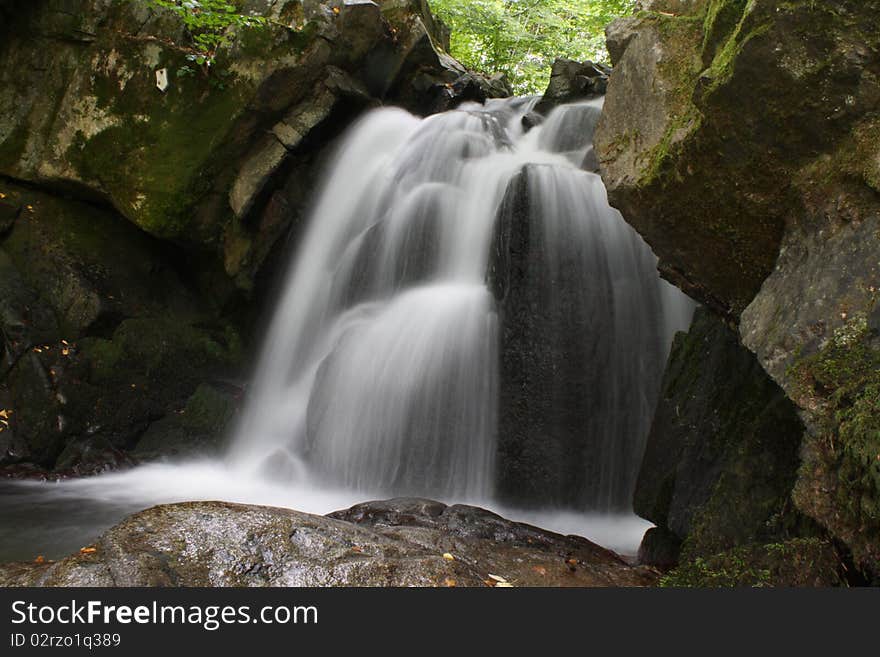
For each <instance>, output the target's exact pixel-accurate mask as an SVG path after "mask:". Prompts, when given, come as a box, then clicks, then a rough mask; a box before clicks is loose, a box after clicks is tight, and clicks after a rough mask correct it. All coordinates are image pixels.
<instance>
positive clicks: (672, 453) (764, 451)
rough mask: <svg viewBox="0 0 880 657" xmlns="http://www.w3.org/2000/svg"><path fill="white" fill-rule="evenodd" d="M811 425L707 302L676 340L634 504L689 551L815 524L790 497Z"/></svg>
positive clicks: (706, 551)
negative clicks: (804, 422)
mask: <svg viewBox="0 0 880 657" xmlns="http://www.w3.org/2000/svg"><path fill="white" fill-rule="evenodd" d="M803 434H804V427H803V425H802V423H801V422H800V420H799V418H798V416H797V413H796V409H795V406H794V404H793V403H792V402H791V401H790V400H788V399H787V398H786V397H785V395H784V393H783V392H782V390H781V389H780V388H779V387H778V386H777V385H776V384H775V383H774V382H773V381H772V380H771V379H770V378H769V377H768V376H767V374H766V373H765V372H764V371H763V369H762V368H761V366H760V364H759V363H758V361H757V359H756V358H755V357H754V355H753V354H751V353H750V352H749V351H748V350H746V349H745V348H744V347H743V346H742V345H741V344H740V343H739V340H738V338H737V336H736V333H735V332H734V331H733V330H732V329H731V328H730V327H729V326H727V325H726V324H725V323H724V322H723V321H722V320H721V319H720V318H718V317H717V316H715V315H713V314H712V313H711V312H709V311H708V310H706V309H704V308H702V309H698V310H697V312H696V314H695V316H694V320H693V323H692V325H691V329H690V331H689V332H688V333H687V334H683V333H680V334H679V335H678V336H676V339H675V342H674V344H673V347H672V352H671V354H670V358H669V364H668V366H667V370H666V374H665V376H664V381H663V388H662V392H661V396H660V402H659V403H658V407H657V411H656V413H655V417H654V423H653V425H652V427H651V433H650V435H649V437H648V443H647V448H646V451H645V457H644V460H643V462H642V467H641V470H640V473H639V479H638V483H637V486H636V492H635V500H634V508H635V511H636V512H637V513H638V514H640V515H641V516H643V517H645V518H647V519H649V520H651V521H652V522H654V523H656V524H657V525H658V526H660V527H661V528H663V529H664V530H667V531H670V532H671V533H672V534H673V535H675V536H676V537H677V539H678V541H680V542H683V544H682V556H683V558H694V557H697V556H706V555H711V554H715V553H717V552H721V551H724V550H726V549H729V548H733V547H735V546H738V545H744V544H749V543H754V542H767V541H770V540H775V539H785V538H789V537H792V536H799V535H801V533H802V532H811V531H812V528H811V526H810V523H809V522H807V521H806V520H805V519H804V518H803V516H802V515H801V514H800V513H798V512H797V511H795V510H794V509H793V505H792V503H791V491H792V488H793V486H794V483H795V480H796V477H797V471H798V467H799V458H798V449H799V447H800V444H801V439H802V436H803Z"/></svg>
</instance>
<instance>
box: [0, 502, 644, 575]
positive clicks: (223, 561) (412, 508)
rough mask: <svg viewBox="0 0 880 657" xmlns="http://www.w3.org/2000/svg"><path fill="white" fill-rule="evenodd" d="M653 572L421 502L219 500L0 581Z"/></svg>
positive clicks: (135, 521) (17, 569)
mask: <svg viewBox="0 0 880 657" xmlns="http://www.w3.org/2000/svg"><path fill="white" fill-rule="evenodd" d="M656 579H657V574H656V572H655V571H653V570H652V569H650V568H646V567H633V566H630V565H628V564H626V563H625V562H624V561H623V560H622V559H620V557H618V556H617V555H616V554H614V553H613V552H610V551H608V550H605V549H604V548H601V547H599V546H598V545H595V544H594V543H591V542H590V541H588V540H586V539H583V538H580V537H576V536H562V535H560V534H554V533H552V532H548V531H545V530H542V529H538V528H537V527H531V526H529V525H523V524H520V523H515V522H511V521H509V520H505V519H504V518H502V517H500V516H497V515H495V514H494V513H491V512H489V511H486V510H484V509H480V508H477V507H471V506H464V505H455V506H447V505H445V504H442V503H440V502H434V501H432V500H424V499H395V500H387V501H383V502H367V503H364V504H359V505H357V506H355V507H352V508H351V509H348V510H345V511H338V512H336V513H332V514H330V515H329V516H315V515H310V514H306V513H300V512H298V511H293V510H290V509H279V508H270V507H256V506H244V505H239V504H228V503H222V502H198V503H197V502H191V503H183V504H173V505H166V506H158V507H153V508H152V509H148V510H146V511H142V512H141V513H138V514H135V515H133V516H130V517H129V518H127V519H126V520H124V521H122V522H121V523H120V524H118V525H116V526H115V527H113V528H112V529H110V530H108V531H107V532H106V533H105V534H104V535H103V536H102V537H101V538H99V539H98V540H97V541H96V542H95V543H94V545H92V546H87V547H85V548H83V549H82V550H81V551H80V552H79V554H75V555H72V556H70V557H67V558H66V559H62V560H60V561H58V562H55V563H48V562H46V563H31V564H22V563H14V564H4V565H0V584H2V585H4V586H419V587H430V586H441V587H455V586H484V587H485V586H490V587H494V586H648V585H651V584H653V583H654V582H656Z"/></svg>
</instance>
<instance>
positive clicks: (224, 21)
mask: <svg viewBox="0 0 880 657" xmlns="http://www.w3.org/2000/svg"><path fill="white" fill-rule="evenodd" d="M147 3H148V4H151V5H153V6H154V7H158V8H161V9H167V10H169V11H172V12H174V13H175V14H177V15H178V16H179V17H180V19H181V20H182V21H183V24H184V25H185V26H186V31H187V33H188V35H189V38H190V39H191V41H192V50H193V52H192V53H191V54H190V55H189V56H188V57H189V59H190V60H191V61H193V62H195V63H196V64H198V65H199V66H204V67H206V68H207V67H210V66H211V64H213V62H214V58H215V57H216V55H217V50H218V49H219V48H220V47H221V46H225V45H226V44H227V43H229V38H230V36H229V35H230V28H232V27H236V26H243V27H254V26H258V25H264V24H265V23H266V22H267V21H266V19H265V18H264V17H262V16H257V15H253V14H242V13H241V12H240V10H239V8H238V7H237V6H236V5H235V4H234V3H233V2H230V1H229V0H147Z"/></svg>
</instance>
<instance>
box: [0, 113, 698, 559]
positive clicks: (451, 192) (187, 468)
mask: <svg viewBox="0 0 880 657" xmlns="http://www.w3.org/2000/svg"><path fill="white" fill-rule="evenodd" d="M535 101H536V99H530V98H520V99H510V100H493V101H489V102H488V103H487V104H486V105H485V106H479V105H468V106H463V107H461V108H460V109H459V110H457V111H452V112H447V113H444V114H440V115H436V116H432V117H429V118H426V119H420V118H417V117H414V116H412V115H410V114H408V113H406V112H404V111H402V110H399V109H390V108H386V109H379V110H374V111H373V112H371V113H369V114H368V115H366V117H365V118H363V119H362V120H361V121H360V122H359V123H358V124H357V125H356V126H354V127H353V128H352V129H351V130H350V132H349V134H348V136H347V137H346V138H345V140H344V143H343V144H342V145H341V146H340V147H339V149H338V153H337V154H336V157H335V159H334V160H333V162H332V164H331V165H330V167H329V169H328V174H327V175H326V177H325V180H324V183H323V186H322V188H321V189H320V190H319V191H318V193H317V194H316V199H315V202H314V206H313V210H312V214H311V219H310V222H309V228H308V230H307V233H306V235H305V237H304V239H303V240H302V242H301V244H300V245H299V247H298V251H297V253H296V254H294V255H293V257H292V262H291V266H290V268H289V271H288V272H287V274H286V281H285V282H284V285H283V286H282V289H283V292H282V294H281V297H280V298H279V299H278V301H277V306H276V309H275V312H274V317H273V319H272V321H271V324H270V326H269V328H268V332H267V334H266V337H265V341H264V345H263V349H262V354H261V356H260V360H259V363H258V364H257V367H256V370H255V371H256V374H255V377H254V380H253V382H252V384H251V388H250V391H249V393H248V399H249V401H248V404H247V406H246V408H245V410H244V413H243V416H242V418H241V419H240V422H239V424H238V426H237V427H236V430H235V434H234V436H233V439H232V441H231V445H230V448H229V451H228V453H227V454H226V456H225V458H224V459H222V460H212V461H197V462H190V463H184V464H153V465H147V466H142V467H139V468H136V469H134V470H132V471H128V472H120V473H113V474H108V475H103V476H100V477H95V478H91V479H84V480H78V481H68V482H62V483H58V484H35V483H27V484H12V483H7V484H3V486H2V487H0V499H2V504H0V509H2V510H0V521H2V522H0V527H2V528H3V529H2V531H3V532H4V534H7V533H8V532H10V531H11V530H10V528H11V527H17V526H23V524H24V526H26V525H27V523H23V516H22V514H26V513H27V511H26V509H28V508H30V509H31V510H32V511H31V518H33V519H34V522H33V523H32V526H31V527H29V528H26V529H25V530H23V531H22V532H19V536H17V537H12V536H4V537H3V538H2V539H0V546H3V547H2V549H0V557H2V558H32V555H33V553H34V552H35V551H39V550H40V548H39V547H38V546H39V545H45V546H46V547H45V549H43V552H46V553H49V554H48V555H47V556H59V555H60V554H62V553H63V552H64V551H69V550H71V549H75V548H76V547H78V545H77V543H81V544H85V543H86V542H87V540H88V539H89V538H91V537H92V535H94V534H96V533H98V532H99V531H100V530H101V529H103V528H105V527H106V526H108V525H109V524H112V523H113V522H115V521H116V520H118V519H119V518H120V517H121V516H122V515H124V514H125V513H127V512H130V511H133V510H137V509H140V508H144V507H146V506H149V505H151V504H154V503H159V502H170V501H179V500H189V499H226V500H229V501H240V502H249V503H264V504H274V505H279V506H289V507H293V508H297V509H300V510H304V511H312V512H318V513H326V512H329V511H332V510H335V509H337V508H342V507H345V506H348V505H351V504H354V503H356V502H360V501H363V500H365V499H370V498H376V497H389V496H395V495H417V496H424V497H434V498H437V499H441V500H449V501H456V502H472V503H476V504H480V505H482V506H487V507H489V508H493V509H495V510H499V511H502V512H505V513H506V514H507V515H508V516H509V517H513V518H517V517H522V518H523V519H525V520H528V521H531V522H533V523H536V524H543V525H544V526H547V527H549V528H556V529H559V530H562V531H565V532H567V533H579V534H582V535H585V536H587V537H591V538H593V539H594V540H597V541H598V542H604V544H606V545H608V546H609V547H612V548H616V549H620V550H623V551H625V552H633V551H634V548H635V545H637V543H638V539H639V538H641V534H642V533H643V531H644V528H645V526H646V523H643V522H642V521H639V520H637V519H634V517H633V516H632V515H631V514H630V513H628V512H627V509H628V503H629V499H630V497H631V494H632V488H633V486H634V481H635V475H636V473H637V468H638V463H639V460H640V458H641V452H642V450H643V449H644V441H645V438H646V435H647V431H648V428H649V425H650V416H651V413H652V411H653V405H654V402H655V400H656V395H657V391H658V386H659V380H660V376H661V373H662V364H663V363H664V362H665V358H666V354H667V352H668V349H669V345H670V343H671V340H672V336H673V335H674V333H675V331H677V330H684V329H686V328H687V326H688V324H689V320H690V315H691V313H692V310H693V304H692V303H691V302H690V300H689V299H687V297H685V296H684V295H683V294H681V293H680V292H678V291H677V290H676V289H675V288H673V287H672V286H670V285H668V284H667V283H665V282H664V281H662V280H661V279H660V278H659V276H658V275H657V273H656V258H655V257H654V255H653V254H652V253H651V251H650V249H649V248H648V246H647V245H646V244H645V243H644V242H643V241H642V240H641V238H639V236H638V235H637V234H636V233H635V232H634V231H633V230H632V229H631V228H630V227H629V226H628V225H627V224H626V223H625V222H624V221H623V219H622V218H621V217H620V215H619V214H618V213H617V212H616V211H615V210H613V209H612V208H611V207H609V205H608V202H607V198H606V194H605V189H604V187H603V185H602V183H601V179H600V178H599V177H598V175H596V174H595V173H592V172H591V171H588V170H585V169H591V168H593V166H594V165H595V157H594V156H593V153H592V146H591V141H592V138H591V137H592V130H593V128H594V126H595V122H596V120H597V118H598V116H599V114H600V112H601V100H597V101H591V102H587V103H580V104H576V105H569V106H565V107H561V108H558V109H556V110H554V112H553V113H552V114H551V115H550V116H549V117H548V118H547V120H546V121H545V122H544V123H543V124H542V125H541V126H538V127H535V128H533V129H531V130H530V131H528V132H526V131H525V130H524V128H523V127H522V117H523V116H524V115H525V114H526V113H528V112H529V111H530V110H531V109H532V107H533V106H534V104H535ZM524 171H526V172H527V173H526V174H525V175H526V176H527V178H528V185H527V186H528V194H527V196H528V203H527V208H528V209H527V210H526V218H525V221H527V222H528V223H529V225H530V226H531V230H532V232H533V233H534V234H535V235H540V238H538V237H535V243H536V244H539V245H540V249H541V252H540V253H541V258H540V260H539V263H540V265H541V267H540V268H539V271H537V272H535V273H534V276H533V277H532V278H528V277H526V283H525V284H526V286H533V287H527V288H526V289H525V291H523V290H519V291H517V290H514V291H513V292H510V294H511V295H513V296H515V295H516V294H518V293H521V296H522V295H525V296H523V298H528V299H533V301H532V302H531V306H530V308H532V310H531V311H529V312H535V313H539V314H544V315H545V316H546V318H549V319H552V318H554V317H556V316H559V317H562V318H565V319H564V321H560V322H559V323H558V329H554V330H552V331H551V332H550V333H548V337H547V340H546V345H547V349H555V350H557V351H559V353H560V354H561V357H562V358H563V359H565V360H567V361H568V362H570V363H571V364H572V365H571V371H572V372H573V373H574V374H573V376H575V377H579V376H580V375H579V374H578V373H579V372H583V373H585V374H584V375H583V377H580V379H579V380H578V381H577V382H575V383H574V384H573V387H571V388H569V387H567V388H566V392H565V394H564V395H563V394H562V393H560V394H561V395H562V396H558V397H553V399H554V400H562V401H561V402H554V403H564V404H567V405H569V406H572V407H573V408H562V409H559V411H558V412H559V413H560V414H562V415H565V414H568V415H571V414H572V413H574V416H572V417H576V416H577V413H579V412H581V413H583V415H584V421H583V422H582V426H583V429H582V430H581V429H579V431H582V434H579V435H577V436H575V437H574V438H575V442H579V443H582V444H583V448H582V449H581V448H579V449H578V451H577V454H569V453H568V452H566V451H565V450H563V449H562V448H561V447H558V446H554V445H550V444H548V446H547V452H548V454H550V453H552V452H553V451H554V450H556V451H557V452H560V454H561V456H560V457H559V458H561V459H562V460H563V462H564V463H565V467H564V468H561V469H564V470H565V472H564V473H563V472H560V474H559V478H560V480H561V479H562V478H563V477H565V478H567V480H570V481H567V484H566V486H567V490H569V489H570V490H574V491H575V494H573V495H572V496H570V498H567V501H569V502H570V501H571V500H575V501H576V503H574V504H573V503H567V504H560V505H558V507H557V508H546V509H544V510H542V511H530V512H526V511H518V510H517V509H511V508H510V507H509V505H506V504H505V502H504V500H503V499H499V497H498V489H499V484H498V482H499V477H500V475H499V472H500V471H502V470H506V469H509V466H510V464H509V463H505V462H504V461H503V459H505V458H509V457H508V456H505V455H500V452H499V443H498V441H499V435H498V434H499V408H500V406H499V404H500V402H499V399H500V398H501V397H503V396H504V391H505V390H507V389H509V386H510V385H511V383H510V382H509V381H508V380H506V379H505V378H504V377H502V368H501V367H500V366H499V361H500V360H501V359H502V358H503V357H504V354H503V353H502V352H503V350H504V349H508V348H509V344H508V343H509V342H510V340H509V339H502V336H505V335H508V334H505V333H504V332H505V330H507V328H506V325H505V324H504V322H505V321H508V322H509V321H511V320H510V319H509V316H510V310H508V311H507V312H508V315H507V317H508V319H507V320H505V314H504V312H502V305H503V303H506V302H505V301H503V300H500V299H499V298H498V297H497V295H496V294H493V287H492V282H491V281H490V280H489V272H490V270H491V269H492V264H493V263H492V258H493V257H496V256H495V255H493V254H497V252H498V248H497V239H498V223H499V208H501V207H502V205H503V202H504V200H505V197H506V195H509V194H510V193H511V189H512V186H513V185H515V184H517V182H516V181H518V180H520V179H521V176H522V175H524V174H523V172H524ZM559 290H562V291H564V292H565V291H567V292H566V293H565V294H557V292H558V291H559ZM550 326H551V328H553V327H554V326H556V324H555V323H554V322H550ZM571 345H575V346H574V347H573V348H572V347H571ZM566 350H567V351H566ZM562 383H565V384H567V383H568V382H567V381H562ZM505 386H507V388H505ZM572 390H573V391H574V393H572ZM573 395H574V396H573ZM579 409H580V410H579ZM541 412H549V413H550V415H552V414H553V413H556V411H555V410H554V409H553V408H551V409H550V411H547V410H546V409H544V410H542V411H541ZM553 421H554V418H552V417H551V418H548V422H553ZM579 421H580V420H579ZM501 426H503V423H501ZM579 426H580V425H579ZM547 440H548V441H551V440H553V437H552V436H549V437H548V438H547ZM557 448H558V449H557ZM560 450H562V451H560ZM548 462H549V461H548ZM549 463H552V462H549ZM553 468H556V465H553ZM554 471H555V470H554ZM548 499H555V498H554V497H552V496H551V497H548ZM536 501H540V500H536ZM52 508H54V509H55V516H54V517H55V520H56V521H55V525H54V527H55V528H54V530H51V531H53V532H54V534H53V535H52V536H50V535H49V534H48V532H49V531H50V530H49V527H50V525H51V519H52V518H53V514H52V513H51V512H50V509H52ZM41 509H42V510H43V511H45V522H43V521H41V520H40V519H41V518H43V517H44V516H42V515H41ZM59 509H61V510H63V509H67V512H66V515H65V521H64V522H59V521H58V518H57V516H58V514H60V513H64V512H63V511H59ZM612 512H613V513H612ZM16 514H18V515H16ZM89 518H91V520H90V519H89ZM65 522H66V523H67V524H66V525H65ZM65 526H66V527H67V529H66V530H65V529H64V527H65ZM35 532H36V534H37V535H33V534H34V533H35ZM40 532H42V533H40ZM40 536H42V539H41V538H40ZM28 541H30V542H28ZM41 541H42V543H41ZM25 546H27V547H25ZM25 550H27V553H24V551H25Z"/></svg>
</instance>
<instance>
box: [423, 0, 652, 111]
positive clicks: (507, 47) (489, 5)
mask: <svg viewBox="0 0 880 657" xmlns="http://www.w3.org/2000/svg"><path fill="white" fill-rule="evenodd" d="M430 5H431V9H432V10H433V11H434V12H435V13H436V14H437V16H439V17H440V19H441V20H442V21H443V22H444V23H446V25H448V26H449V27H450V29H451V30H452V39H451V50H452V52H451V53H450V54H451V55H452V56H454V57H455V58H456V59H458V60H459V61H460V62H461V63H463V64H464V65H465V66H467V67H469V68H472V69H474V70H477V71H482V72H484V73H489V74H492V73H496V72H499V73H504V74H506V75H507V77H508V79H509V80H510V83H511V85H512V86H513V89H514V91H515V92H517V93H521V94H524V93H538V92H542V91H544V89H545V88H546V87H547V83H548V82H549V79H550V66H551V64H552V63H553V60H554V59H556V58H557V57H567V58H569V59H576V60H586V59H590V60H593V61H598V62H607V60H608V52H607V51H606V49H605V35H604V30H605V26H606V25H608V23H610V22H611V21H613V20H614V19H615V18H617V17H619V16H623V15H626V14H629V13H630V12H632V10H633V7H634V5H635V0H430Z"/></svg>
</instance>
